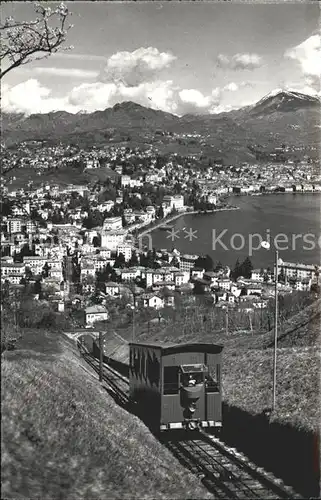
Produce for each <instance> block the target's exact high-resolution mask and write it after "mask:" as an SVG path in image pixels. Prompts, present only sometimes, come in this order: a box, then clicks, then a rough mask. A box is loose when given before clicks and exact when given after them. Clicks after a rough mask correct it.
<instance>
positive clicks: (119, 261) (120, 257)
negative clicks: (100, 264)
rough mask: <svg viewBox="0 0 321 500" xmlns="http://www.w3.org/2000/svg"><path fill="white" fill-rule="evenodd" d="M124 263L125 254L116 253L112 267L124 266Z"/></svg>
mask: <svg viewBox="0 0 321 500" xmlns="http://www.w3.org/2000/svg"><path fill="white" fill-rule="evenodd" d="M125 265H126V259H125V256H124V254H123V253H121V252H120V253H119V254H118V255H116V257H115V263H114V267H115V268H119V267H121V268H122V267H125Z"/></svg>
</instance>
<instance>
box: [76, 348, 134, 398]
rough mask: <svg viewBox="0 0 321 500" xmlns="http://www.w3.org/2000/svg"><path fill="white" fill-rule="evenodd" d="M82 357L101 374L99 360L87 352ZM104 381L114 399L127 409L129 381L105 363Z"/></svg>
mask: <svg viewBox="0 0 321 500" xmlns="http://www.w3.org/2000/svg"><path fill="white" fill-rule="evenodd" d="M82 355H83V357H84V359H85V361H87V363H88V364H89V365H90V366H91V367H92V368H93V369H94V370H95V371H96V372H97V373H98V374H99V360H97V358H95V357H94V356H93V355H92V354H90V353H88V351H85V350H83V352H82ZM103 380H104V382H106V383H107V385H108V388H109V390H110V391H111V392H112V395H113V397H114V399H115V400H117V402H118V403H119V404H120V405H121V406H123V407H126V408H127V407H128V405H129V380H128V379H127V378H126V377H124V376H123V375H121V374H120V373H118V372H117V371H116V370H114V369H113V368H111V367H110V366H109V365H108V364H106V363H103Z"/></svg>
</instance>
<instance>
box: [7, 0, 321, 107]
mask: <svg viewBox="0 0 321 500" xmlns="http://www.w3.org/2000/svg"><path fill="white" fill-rule="evenodd" d="M46 4H47V5H50V6H51V8H53V9H54V8H56V7H57V5H58V3H54V2H46ZM65 5H67V7H68V9H69V11H70V12H71V16H70V23H72V25H73V27H72V28H71V29H70V30H69V32H68V37H67V42H66V44H65V45H66V46H72V48H71V49H70V50H67V51H63V52H60V53H57V54H54V55H51V56H50V57H49V58H47V59H43V60H37V61H32V62H31V63H30V64H28V65H23V66H20V67H18V68H16V69H14V70H12V71H11V72H9V73H8V74H7V75H6V76H4V78H3V79H2V82H1V93H2V110H3V111H7V112H23V113H25V114H31V113H46V112H49V111H57V110H65V111H68V112H71V113H77V112H79V111H86V112H92V111H95V110H102V109H105V108H107V107H111V106H113V105H114V104H116V103H119V102H123V101H134V102H137V103H138V104H142V105H144V106H147V107H152V108H154V109H160V110H162V111H167V112H170V113H173V114H176V115H183V114H186V113H219V112H221V111H229V110H231V109H236V108H239V107H242V106H245V105H249V104H252V103H254V102H256V101H258V100H259V99H261V98H262V97H263V96H265V95H266V94H268V93H269V92H271V91H274V90H275V89H278V88H280V89H288V90H289V89H291V90H295V91H299V92H303V93H307V94H320V80H319V78H320V74H321V45H320V31H319V17H320V5H319V4H318V2H313V1H312V2H311V1H309V2H291V3H285V4H281V3H266V2H265V3H256V4H254V3H250V2H243V3H242V2H234V1H227V2H216V1H210V2H205V1H204V2H203V1H202V2H188V1H187V2H173V1H172V2H168V1H167V2H162V1H155V2H119V3H118V2H107V1H106V2H89V1H88V2H66V3H65ZM1 11H2V19H4V18H5V17H6V16H12V17H14V18H15V19H17V20H22V21H25V20H29V19H34V18H35V17H36V15H35V14H34V4H33V3H32V2H30V3H28V2H10V3H9V2H8V3H5V4H3V5H2V7H1Z"/></svg>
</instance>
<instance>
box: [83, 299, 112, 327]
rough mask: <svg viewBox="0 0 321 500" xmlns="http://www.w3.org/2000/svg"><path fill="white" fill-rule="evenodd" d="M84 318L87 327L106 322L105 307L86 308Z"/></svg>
mask: <svg viewBox="0 0 321 500" xmlns="http://www.w3.org/2000/svg"><path fill="white" fill-rule="evenodd" d="M85 318H86V324H87V325H92V324H94V323H96V322H97V321H106V320H107V319H108V311H107V309H106V307H105V306H102V305H100V304H97V305H94V306H90V307H86V309H85Z"/></svg>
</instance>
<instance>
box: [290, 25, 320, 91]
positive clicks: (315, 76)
mask: <svg viewBox="0 0 321 500" xmlns="http://www.w3.org/2000/svg"><path fill="white" fill-rule="evenodd" d="M284 57H286V58H288V59H292V60H293V61H295V62H296V63H297V64H299V66H300V68H301V71H302V77H303V84H301V85H299V88H300V91H301V92H304V93H306V94H319V95H320V75H321V35H320V34H317V33H316V34H314V35H311V36H310V37H309V38H307V39H306V40H304V41H303V42H302V43H300V44H299V45H297V46H295V47H293V48H291V49H288V50H287V51H286V52H285V53H284Z"/></svg>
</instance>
